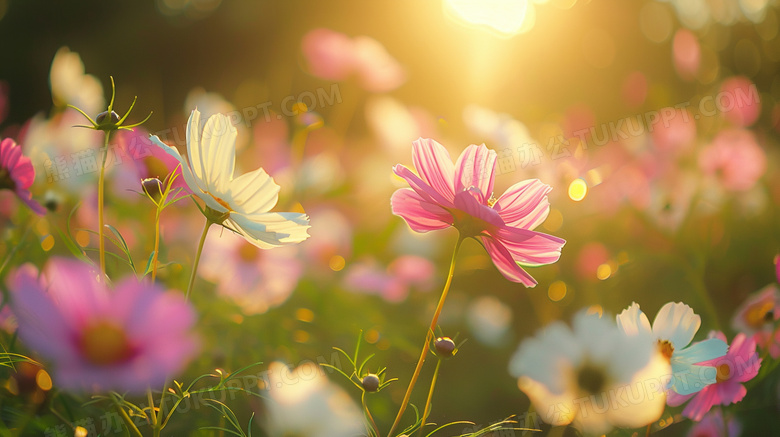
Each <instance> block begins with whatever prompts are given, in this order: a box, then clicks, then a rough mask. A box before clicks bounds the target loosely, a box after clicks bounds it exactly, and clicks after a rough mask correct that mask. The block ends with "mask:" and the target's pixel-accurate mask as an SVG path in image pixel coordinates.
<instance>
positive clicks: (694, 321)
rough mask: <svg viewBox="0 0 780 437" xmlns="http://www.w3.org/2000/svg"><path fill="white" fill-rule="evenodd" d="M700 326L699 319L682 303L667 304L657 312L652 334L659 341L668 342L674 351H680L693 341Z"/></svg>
mask: <svg viewBox="0 0 780 437" xmlns="http://www.w3.org/2000/svg"><path fill="white" fill-rule="evenodd" d="M699 326H701V317H699V316H698V315H697V314H695V313H694V312H693V309H691V307H689V306H688V305H686V304H684V303H682V302H677V303H675V302H669V303H667V304H666V305H664V306H663V307H661V309H660V310H659V311H658V314H657V315H656V316H655V320H654V321H653V334H654V335H655V337H656V338H658V339H660V340H668V341H670V342H671V343H672V346H674V349H675V350H677V349H682V348H684V347H685V346H688V344H689V343H690V342H691V340H693V336H694V335H695V334H696V331H698V330H699Z"/></svg>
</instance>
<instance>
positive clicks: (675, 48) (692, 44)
mask: <svg viewBox="0 0 780 437" xmlns="http://www.w3.org/2000/svg"><path fill="white" fill-rule="evenodd" d="M672 58H673V59H674V69H675V70H677V74H678V75H679V76H680V77H681V78H683V79H686V80H691V79H693V78H694V77H695V76H696V73H698V71H699V64H700V63H701V47H700V46H699V40H698V39H697V38H696V35H695V34H694V33H693V32H691V31H690V30H688V29H685V28H682V29H680V30H678V31H677V33H675V34H674V42H673V43H672Z"/></svg>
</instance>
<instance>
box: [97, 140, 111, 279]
mask: <svg viewBox="0 0 780 437" xmlns="http://www.w3.org/2000/svg"><path fill="white" fill-rule="evenodd" d="M110 135H111V132H106V139H105V142H104V143H103V162H102V163H101V164H100V177H99V178H98V245H99V248H100V250H99V251H100V273H102V274H103V276H106V242H105V240H104V239H103V194H104V193H103V191H104V188H103V186H104V185H105V179H106V158H107V157H108V138H109V137H110Z"/></svg>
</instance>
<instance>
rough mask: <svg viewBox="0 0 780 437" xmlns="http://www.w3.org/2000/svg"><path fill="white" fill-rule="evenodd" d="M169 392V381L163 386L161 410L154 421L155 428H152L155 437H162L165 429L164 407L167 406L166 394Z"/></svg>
mask: <svg viewBox="0 0 780 437" xmlns="http://www.w3.org/2000/svg"><path fill="white" fill-rule="evenodd" d="M167 391H168V381H167V380H166V381H165V384H163V390H162V393H160V408H159V409H158V410H157V417H156V418H155V419H154V426H153V427H152V429H153V432H154V437H160V432H161V431H162V429H163V428H164V427H165V423H164V422H163V406H164V405H165V402H164V401H165V392H167Z"/></svg>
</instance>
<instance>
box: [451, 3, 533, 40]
mask: <svg viewBox="0 0 780 437" xmlns="http://www.w3.org/2000/svg"><path fill="white" fill-rule="evenodd" d="M444 8H445V10H446V11H447V12H449V13H450V15H451V16H452V17H453V18H455V19H456V21H459V22H461V23H463V24H467V25H473V26H477V27H484V26H487V27H488V28H489V29H490V30H492V31H494V32H495V33H498V34H499V35H501V36H505V37H508V36H512V35H516V34H518V33H520V32H522V31H524V30H527V29H524V24H525V21H526V20H527V19H528V17H529V14H528V9H529V4H528V1H527V0H445V1H444ZM526 27H527V26H526Z"/></svg>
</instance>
